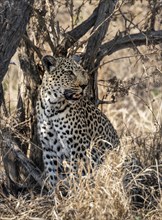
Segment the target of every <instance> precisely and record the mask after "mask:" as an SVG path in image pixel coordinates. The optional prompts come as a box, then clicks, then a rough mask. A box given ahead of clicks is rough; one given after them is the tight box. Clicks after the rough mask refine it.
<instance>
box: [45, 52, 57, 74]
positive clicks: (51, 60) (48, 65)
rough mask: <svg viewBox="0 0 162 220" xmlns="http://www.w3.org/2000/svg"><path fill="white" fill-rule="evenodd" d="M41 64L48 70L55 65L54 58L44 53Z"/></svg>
mask: <svg viewBox="0 0 162 220" xmlns="http://www.w3.org/2000/svg"><path fill="white" fill-rule="evenodd" d="M42 64H43V66H44V67H45V68H46V69H47V71H49V70H50V68H51V67H52V66H55V65H56V58H55V57H53V56H50V55H46V56H44V57H43V58H42Z"/></svg>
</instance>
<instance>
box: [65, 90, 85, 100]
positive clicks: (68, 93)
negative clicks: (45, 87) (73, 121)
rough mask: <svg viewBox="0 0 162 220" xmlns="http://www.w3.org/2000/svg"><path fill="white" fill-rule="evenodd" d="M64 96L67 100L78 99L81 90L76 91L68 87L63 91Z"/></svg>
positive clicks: (81, 93)
mask: <svg viewBox="0 0 162 220" xmlns="http://www.w3.org/2000/svg"><path fill="white" fill-rule="evenodd" d="M64 96H65V98H66V99H67V100H78V99H80V98H81V97H82V96H83V91H82V92H79V93H77V92H74V91H72V90H70V89H66V90H65V92H64Z"/></svg>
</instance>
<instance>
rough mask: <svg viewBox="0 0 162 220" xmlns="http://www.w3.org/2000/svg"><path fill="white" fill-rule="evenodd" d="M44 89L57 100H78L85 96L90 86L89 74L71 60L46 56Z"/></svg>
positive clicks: (44, 59)
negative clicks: (86, 89) (88, 85)
mask: <svg viewBox="0 0 162 220" xmlns="http://www.w3.org/2000/svg"><path fill="white" fill-rule="evenodd" d="M42 63H43V65H44V66H45V69H46V71H45V74H44V78H43V86H44V88H48V91H47V92H48V93H51V95H54V96H55V97H56V98H57V99H64V98H65V99H67V100H78V99H80V97H82V96H83V95H84V89H85V88H86V86H87V84H88V79H89V77H88V74H87V72H86V71H85V70H84V69H83V67H82V66H81V65H80V64H78V63H77V62H75V61H74V60H73V59H71V58H63V57H58V58H55V57H53V56H49V55H47V56H44V57H43V59H42Z"/></svg>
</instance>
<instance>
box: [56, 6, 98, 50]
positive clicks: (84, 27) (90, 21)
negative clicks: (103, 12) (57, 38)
mask: <svg viewBox="0 0 162 220" xmlns="http://www.w3.org/2000/svg"><path fill="white" fill-rule="evenodd" d="M97 14H98V7H97V8H95V10H94V11H93V13H92V14H91V15H90V16H89V18H87V20H85V21H83V22H82V23H81V24H80V25H78V26H77V27H76V28H74V29H73V30H71V31H69V32H67V33H66V37H65V39H64V41H63V43H62V44H61V46H59V51H60V52H61V53H65V54H66V52H67V49H68V48H70V47H71V46H72V45H73V44H74V43H75V42H77V41H78V40H79V39H80V38H81V37H82V36H84V34H86V33H87V31H89V30H90V29H91V27H93V25H94V24H95V22H96V19H97Z"/></svg>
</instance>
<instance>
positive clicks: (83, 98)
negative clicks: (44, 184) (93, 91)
mask: <svg viewBox="0 0 162 220" xmlns="http://www.w3.org/2000/svg"><path fill="white" fill-rule="evenodd" d="M42 64H43V66H44V69H45V71H44V76H43V78H42V84H41V85H40V88H39V95H38V100H37V105H36V112H37V130H38V136H39V139H40V144H41V148H42V151H43V162H44V170H45V174H46V179H47V181H48V183H49V185H50V188H52V189H54V188H56V185H57V184H58V182H59V181H61V180H64V179H65V178H66V177H67V176H68V175H69V173H71V172H72V173H73V174H74V175H75V174H76V173H77V172H78V169H79V164H80V161H82V164H83V165H84V166H83V167H84V169H83V171H82V172H83V175H85V174H86V171H87V169H88V164H91V166H90V167H91V168H92V169H93V168H94V167H96V166H97V165H99V164H101V163H102V162H103V161H104V159H105V155H106V153H107V152H108V151H109V150H111V149H116V147H117V146H118V145H119V137H118V134H117V131H116V130H115V128H114V127H113V125H112V123H111V122H110V120H109V119H108V118H107V117H106V115H105V114H104V113H102V112H101V110H100V109H99V108H97V107H96V106H95V104H93V103H92V102H91V100H90V98H89V95H88V94H87V89H86V88H87V86H88V83H89V78H90V77H89V74H88V71H86V70H85V69H84V68H83V67H82V65H81V64H80V63H78V62H76V61H75V60H74V59H73V58H69V57H68V58H67V57H55V56H51V55H45V56H44V57H43V58H42Z"/></svg>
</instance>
